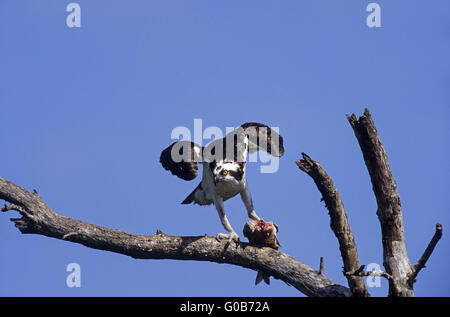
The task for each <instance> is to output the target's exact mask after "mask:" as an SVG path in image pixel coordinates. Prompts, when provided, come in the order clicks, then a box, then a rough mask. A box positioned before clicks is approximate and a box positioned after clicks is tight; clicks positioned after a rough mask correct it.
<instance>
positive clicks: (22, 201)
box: [0, 178, 351, 297]
mask: <svg viewBox="0 0 450 317" xmlns="http://www.w3.org/2000/svg"><path fill="white" fill-rule="evenodd" d="M0 199H2V200H5V201H7V202H9V203H10V205H9V206H8V205H6V207H4V208H3V210H4V211H8V210H12V209H14V210H17V211H19V213H20V214H21V215H22V217H21V218H17V219H11V220H12V221H13V222H14V223H15V225H16V227H17V228H18V229H19V230H20V231H21V232H22V233H34V234H40V235H45V236H48V237H53V238H56V239H62V240H65V241H70V242H75V243H80V244H83V245H85V246H87V247H90V248H94V249H99V250H105V251H111V252H116V253H120V254H124V255H128V256H131V257H133V258H139V259H176V260H197V261H210V262H216V263H228V264H234V265H239V266H242V267H245V268H249V269H252V270H261V271H264V272H266V273H268V274H270V275H272V276H274V277H275V278H278V279H281V280H283V281H284V282H286V283H288V284H290V285H292V286H294V287H295V288H297V289H298V290H299V291H301V292H302V293H304V294H306V295H307V296H339V297H348V296H351V292H350V290H349V289H348V288H346V287H344V286H341V285H338V284H336V283H334V282H333V281H331V280H330V279H329V278H327V277H325V276H323V275H320V274H317V271H316V270H314V269H312V268H311V267H309V266H307V265H305V264H303V263H301V262H299V261H298V260H296V259H294V258H292V257H290V256H289V255H287V254H285V253H282V252H279V251H277V250H274V249H271V248H268V247H263V248H257V247H253V246H250V245H249V244H248V243H243V242H239V243H236V244H234V243H231V244H228V245H227V244H226V243H224V242H218V241H217V240H216V239H215V237H208V236H196V237H192V236H191V237H179V236H171V235H166V234H164V233H162V232H161V231H160V230H158V231H157V234H155V235H150V236H148V235H137V234H131V233H127V232H123V231H121V230H116V229H109V228H105V227H101V226H98V225H94V224H90V223H86V222H83V221H80V220H75V219H72V218H68V217H64V216H61V215H59V214H57V213H55V212H54V211H53V210H51V209H50V208H49V207H48V206H47V204H46V203H45V202H44V201H43V200H42V198H41V197H40V196H39V195H38V194H37V193H30V192H29V191H27V190H25V189H23V188H21V187H19V186H17V185H15V184H13V183H12V182H9V181H7V180H4V179H3V178H0Z"/></svg>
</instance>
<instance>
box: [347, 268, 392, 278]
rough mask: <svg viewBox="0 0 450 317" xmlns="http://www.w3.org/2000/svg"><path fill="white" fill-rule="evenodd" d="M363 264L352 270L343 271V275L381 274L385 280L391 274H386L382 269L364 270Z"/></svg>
mask: <svg viewBox="0 0 450 317" xmlns="http://www.w3.org/2000/svg"><path fill="white" fill-rule="evenodd" d="M365 267H366V266H365V265H361V267H360V268H359V269H357V270H356V271H353V272H344V275H345V276H381V277H384V278H386V279H387V280H391V279H392V276H390V275H389V274H387V273H386V272H384V271H381V270H376V271H364V268H365Z"/></svg>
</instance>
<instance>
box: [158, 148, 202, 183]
mask: <svg viewBox="0 0 450 317" xmlns="http://www.w3.org/2000/svg"><path fill="white" fill-rule="evenodd" d="M202 150H203V149H202V147H201V146H200V145H198V144H196V143H194V142H190V141H177V142H174V143H172V144H171V145H170V146H169V147H167V148H166V149H165V150H163V151H162V152H161V156H160V158H159V162H160V163H161V165H162V166H163V167H164V168H165V169H166V170H168V171H170V172H171V173H172V174H173V175H176V176H178V177H179V178H181V179H184V180H187V181H190V180H193V179H194V178H195V177H197V175H198V164H197V162H199V161H201V159H200V158H201V153H202Z"/></svg>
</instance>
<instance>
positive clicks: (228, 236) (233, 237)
mask: <svg viewBox="0 0 450 317" xmlns="http://www.w3.org/2000/svg"><path fill="white" fill-rule="evenodd" d="M216 240H217V241H219V242H222V241H221V240H226V241H227V243H230V242H231V241H234V242H239V236H238V235H237V233H236V232H234V231H233V232H230V233H218V234H217V236H216Z"/></svg>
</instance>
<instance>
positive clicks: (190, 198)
mask: <svg viewBox="0 0 450 317" xmlns="http://www.w3.org/2000/svg"><path fill="white" fill-rule="evenodd" d="M199 186H200V185H199ZM197 188H198V186H197ZM197 188H195V189H194V190H193V191H192V193H190V194H189V196H187V197H186V198H185V199H184V200H183V201H182V202H181V203H182V204H183V205H187V204H190V203H193V202H194V199H195V191H196V190H197Z"/></svg>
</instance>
